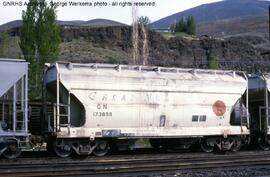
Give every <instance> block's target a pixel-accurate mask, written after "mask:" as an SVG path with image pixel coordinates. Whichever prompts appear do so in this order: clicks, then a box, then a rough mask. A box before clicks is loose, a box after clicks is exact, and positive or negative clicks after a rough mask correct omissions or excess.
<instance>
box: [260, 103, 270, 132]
mask: <svg viewBox="0 0 270 177" xmlns="http://www.w3.org/2000/svg"><path fill="white" fill-rule="evenodd" d="M269 111H270V107H268V112H269ZM269 123H270V115H269V114H268V115H267V111H266V107H265V106H260V107H259V124H260V125H259V130H260V131H268V126H269Z"/></svg>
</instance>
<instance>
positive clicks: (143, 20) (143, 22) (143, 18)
mask: <svg viewBox="0 0 270 177" xmlns="http://www.w3.org/2000/svg"><path fill="white" fill-rule="evenodd" d="M138 23H139V24H140V25H143V26H144V27H146V28H149V27H150V23H151V20H150V18H149V17H147V16H141V17H139V19H138Z"/></svg>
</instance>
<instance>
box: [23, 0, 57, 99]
mask: <svg viewBox="0 0 270 177" xmlns="http://www.w3.org/2000/svg"><path fill="white" fill-rule="evenodd" d="M22 21H23V25H22V28H21V34H20V48H21V50H22V53H23V55H24V58H25V59H26V61H28V62H29V63H30V67H29V68H30V72H29V78H30V84H29V85H30V94H29V97H30V98H32V99H33V98H40V96H41V95H40V93H41V88H42V87H41V85H42V69H43V65H44V63H46V62H50V63H52V62H55V61H56V60H57V57H58V55H59V44H60V41H61V39H60V27H59V26H58V25H57V24H56V7H55V6H54V4H53V3H50V5H48V4H47V3H46V1H45V0H30V1H29V3H28V5H27V9H26V11H23V12H22Z"/></svg>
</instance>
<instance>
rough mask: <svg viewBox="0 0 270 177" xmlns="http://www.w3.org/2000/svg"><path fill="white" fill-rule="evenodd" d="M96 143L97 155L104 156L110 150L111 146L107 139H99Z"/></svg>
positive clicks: (95, 153)
mask: <svg viewBox="0 0 270 177" xmlns="http://www.w3.org/2000/svg"><path fill="white" fill-rule="evenodd" d="M96 143H97V144H96V148H95V149H94V151H93V154H94V155H95V156H98V157H102V156H104V155H106V154H107V153H108V152H109V150H110V146H109V144H108V142H107V141H97V142H96Z"/></svg>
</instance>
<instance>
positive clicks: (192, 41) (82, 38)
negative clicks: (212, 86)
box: [0, 26, 270, 70]
mask: <svg viewBox="0 0 270 177" xmlns="http://www.w3.org/2000/svg"><path fill="white" fill-rule="evenodd" d="M131 30H132V29H131V27H128V26H122V27H95V28H93V27H92V28H89V27H80V28H63V29H62V32H61V37H62V43H61V53H60V57H59V59H60V60H63V61H72V62H84V63H85V62H102V63H104V62H105V63H122V64H129V63H130V62H131V61H130V59H131V58H132V55H131V54H132V49H133V48H132V37H131V35H132V31H131ZM11 33H12V32H11ZM147 34H148V39H149V41H148V43H149V57H148V63H149V65H157V66H172V67H174V66H177V67H201V68H206V67H207V65H208V61H207V58H208V56H209V55H211V56H214V57H215V58H217V59H218V61H219V65H220V67H221V68H223V69H239V70H256V69H260V70H262V69H267V70H269V69H270V64H269V63H270V49H269V47H268V46H269V41H268V40H267V39H266V38H263V37H261V36H254V35H248V34H246V35H239V36H230V37H228V38H212V37H208V36H204V37H200V38H195V37H188V36H182V37H170V38H165V37H163V35H162V34H160V33H157V32H154V31H148V32H147ZM139 35H140V38H142V36H143V35H142V32H141V31H140V34H139ZM11 38H12V39H13V40H9V42H10V44H9V46H12V47H8V48H7V50H9V51H8V52H7V53H6V54H7V55H9V56H6V57H14V58H17V57H18V56H20V55H21V52H20V51H19V47H18V37H17V36H13V37H11ZM15 39H16V40H15ZM0 46H1V40H0ZM139 46H140V47H139V50H140V54H141V55H142V39H140V41H139ZM12 55H13V56H12ZM140 58H142V56H140Z"/></svg>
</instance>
